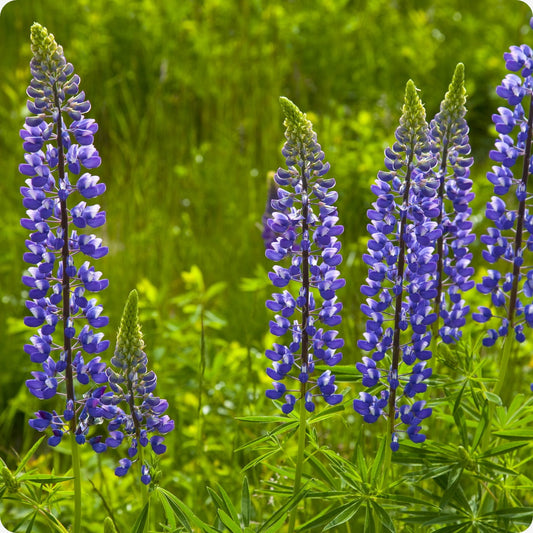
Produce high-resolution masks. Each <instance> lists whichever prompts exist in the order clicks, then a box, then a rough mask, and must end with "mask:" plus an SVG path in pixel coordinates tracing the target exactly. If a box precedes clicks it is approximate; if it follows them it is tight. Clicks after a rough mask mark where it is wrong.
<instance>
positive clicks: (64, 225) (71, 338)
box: [19, 23, 114, 446]
mask: <svg viewBox="0 0 533 533" xmlns="http://www.w3.org/2000/svg"><path fill="white" fill-rule="evenodd" d="M31 41H32V52H33V58H32V60H31V63H30V67H31V72H32V75H33V79H32V81H31V83H30V86H29V87H28V90H27V94H28V96H29V97H30V100H29V101H28V110H29V111H30V113H31V116H29V117H28V118H27V119H26V123H25V125H24V129H23V130H21V133H20V134H21V137H22V139H23V141H24V142H23V147H24V149H25V150H26V154H25V156H24V159H25V163H24V164H22V165H20V167H19V169H20V172H21V173H22V174H23V175H24V176H26V177H27V179H26V186H24V187H22V188H21V193H22V196H23V198H24V199H23V205H24V207H25V208H26V209H27V211H26V217H25V218H23V219H22V220H21V224H22V226H23V227H24V228H26V229H27V230H29V231H30V232H31V233H30V236H29V239H28V240H27V241H26V248H27V252H26V253H25V254H24V260H25V261H26V262H27V263H28V264H29V265H31V266H30V267H29V268H28V271H27V274H26V275H24V276H23V278H22V281H23V283H24V284H25V285H26V286H27V287H28V288H29V300H28V301H27V302H26V307H27V308H28V310H29V312H30V315H29V316H27V317H26V318H25V320H24V323H25V324H26V325H27V326H29V327H35V328H39V329H38V330H37V333H36V334H34V335H32V337H31V338H30V344H26V345H25V346H24V350H25V352H26V353H27V354H28V355H29V356H30V359H31V360H32V361H33V362H34V363H38V364H40V365H41V366H42V371H35V372H32V375H33V377H34V379H31V380H28V381H27V382H26V384H27V386H28V388H29V390H30V392H31V393H32V394H33V395H34V396H36V397H37V398H40V399H49V398H52V397H53V396H55V395H56V394H59V395H61V396H63V397H64V398H65V409H64V411H63V413H62V415H58V414H57V413H56V412H55V411H54V413H53V414H50V413H45V412H44V411H38V412H37V413H36V417H37V418H36V419H34V420H32V421H30V425H31V426H32V427H34V428H35V429H37V430H39V431H44V430H45V429H47V428H50V429H51V430H52V434H53V436H52V437H51V438H50V439H49V443H50V444H51V445H52V446H55V445H57V444H58V443H59V441H60V440H61V437H62V435H63V433H64V432H65V431H66V430H67V428H68V430H69V431H70V432H72V433H74V434H75V435H76V440H77V441H78V442H79V443H82V442H84V441H85V434H86V433H87V430H88V427H89V425H91V424H94V423H96V421H97V420H96V417H94V416H93V415H91V414H90V412H91V411H92V410H94V402H96V403H98V402H99V396H98V394H99V393H96V392H95V391H98V390H100V389H99V386H100V384H101V383H105V382H106V381H107V376H106V374H105V364H104V363H103V362H102V361H101V359H100V357H99V356H98V355H96V354H99V353H101V352H103V351H105V350H106V349H107V347H108V346H109V342H108V341H105V340H103V334H102V333H94V332H93V329H92V328H95V329H96V328H101V327H103V326H105V325H107V323H108V318H107V317H105V316H103V315H102V311H103V309H102V306H100V305H98V304H97V302H96V299H94V298H87V292H98V291H100V290H102V289H105V288H106V287H107V285H108V282H107V280H105V279H101V273H100V272H96V271H95V270H94V267H91V266H90V264H89V262H88V261H85V262H82V261H80V258H81V254H83V255H86V256H88V257H90V258H92V259H97V258H99V257H102V256H103V255H105V254H106V253H107V248H106V247H105V246H103V245H102V241H101V239H99V238H98V237H96V236H95V235H93V234H91V233H85V229H87V228H88V230H89V231H92V229H93V228H97V227H100V226H102V225H103V224H104V223H105V212H102V211H100V206H99V205H97V204H92V205H89V204H88V203H87V202H85V200H83V198H95V197H96V196H98V195H100V194H102V193H103V192H104V191H105V185H104V184H102V183H99V178H98V177H97V176H92V175H91V174H90V173H88V172H84V173H83V174H82V175H81V176H80V177H79V178H77V176H78V175H79V174H80V173H81V172H82V169H84V168H85V169H93V168H95V167H97V166H98V165H99V164H100V157H99V156H98V152H97V151H96V149H95V148H94V146H93V144H92V143H93V136H94V134H95V132H96V131H97V129H98V126H97V124H96V123H95V122H94V120H92V119H85V118H84V114H85V113H87V112H88V111H89V109H90V104H89V102H88V101H87V100H86V99H85V94H84V93H83V91H81V92H80V90H79V83H80V78H79V76H78V75H77V74H74V69H73V67H72V65H71V64H70V63H67V62H66V60H65V56H64V54H63V49H62V47H61V46H59V45H58V44H57V43H56V41H55V39H54V36H53V35H52V34H49V33H48V32H47V30H46V29H45V28H43V27H42V26H40V25H39V24H37V23H35V24H33V26H32V28H31ZM80 195H81V198H80ZM74 228H77V229H74ZM78 229H81V230H83V232H82V233H78ZM58 336H59V337H62V338H61V339H60V340H59V339H57V337H58ZM83 352H85V353H86V354H87V355H88V356H87V357H84V356H83V355H82V354H83ZM91 381H92V382H93V384H94V386H93V389H89V391H88V392H86V393H85V395H82V394H80V393H76V389H77V386H76V382H77V383H78V384H79V385H89V386H90V384H91ZM94 387H96V389H95V388H94ZM95 394H96V395H95ZM89 403H91V406H90V407H89V406H88V404H89ZM100 411H103V412H102V413H100V417H99V418H101V416H104V412H105V416H107V417H108V418H110V417H112V416H114V408H109V409H103V410H102V409H100ZM84 413H87V414H84Z"/></svg>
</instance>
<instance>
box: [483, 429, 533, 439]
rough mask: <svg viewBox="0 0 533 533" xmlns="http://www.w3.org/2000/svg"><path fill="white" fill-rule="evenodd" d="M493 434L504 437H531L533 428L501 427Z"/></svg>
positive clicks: (532, 437) (532, 436)
mask: <svg viewBox="0 0 533 533" xmlns="http://www.w3.org/2000/svg"><path fill="white" fill-rule="evenodd" d="M493 435H496V436H497V437H502V438H504V439H533V429H503V430H501V431H494V433H493Z"/></svg>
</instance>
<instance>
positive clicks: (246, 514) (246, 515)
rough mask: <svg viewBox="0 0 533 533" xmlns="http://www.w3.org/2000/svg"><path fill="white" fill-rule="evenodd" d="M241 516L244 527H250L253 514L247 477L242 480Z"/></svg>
mask: <svg viewBox="0 0 533 533" xmlns="http://www.w3.org/2000/svg"><path fill="white" fill-rule="evenodd" d="M241 514H242V524H243V526H244V527H248V526H249V525H250V515H251V514H252V501H251V499H250V489H249V488H248V478H247V477H246V476H244V479H243V480H242V492H241Z"/></svg>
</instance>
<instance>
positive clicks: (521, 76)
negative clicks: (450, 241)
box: [473, 19, 533, 394]
mask: <svg viewBox="0 0 533 533" xmlns="http://www.w3.org/2000/svg"><path fill="white" fill-rule="evenodd" d="M532 22H533V19H532ZM504 59H505V66H506V68H507V70H509V71H511V74H507V75H506V76H505V78H504V79H503V80H502V83H501V84H500V85H499V86H498V88H497V89H496V92H497V94H498V96H500V97H501V98H503V99H504V100H505V101H506V103H507V106H502V107H499V108H498V113H497V114H494V115H493V116H492V120H493V122H494V125H495V128H496V131H497V132H498V133H499V137H498V138H497V139H496V142H495V145H494V150H491V151H490V154H489V156H490V158H491V159H492V160H493V161H494V162H495V163H497V165H494V166H493V167H492V170H491V171H490V172H488V173H487V179H488V180H489V181H490V183H491V184H492V185H493V192H494V196H492V198H491V200H490V201H489V202H487V208H486V211H485V216H486V218H487V219H488V220H490V222H491V224H492V225H491V227H489V228H488V229H487V233H486V234H485V235H482V237H481V242H482V243H483V244H484V245H485V249H484V250H483V252H482V254H483V259H484V260H485V261H486V262H487V263H489V264H490V265H491V266H492V265H494V267H495V268H490V269H488V270H487V275H485V276H483V279H482V281H481V283H478V284H477V289H478V291H479V292H480V293H482V294H485V295H490V301H491V304H492V308H493V309H491V308H490V307H485V306H482V307H479V312H478V313H475V314H474V316H473V318H474V320H476V321H477V322H481V323H485V322H489V321H490V323H491V324H494V323H495V322H496V323H497V326H496V327H492V328H490V329H487V331H486V335H485V338H484V339H483V345H484V346H487V347H491V346H494V345H495V344H496V342H497V341H498V339H499V338H503V339H504V348H503V352H502V359H501V373H500V376H499V380H498V383H497V386H496V388H495V392H496V393H497V394H499V393H500V392H501V391H502V389H503V388H504V386H505V384H506V378H507V370H508V369H509V368H510V366H512V365H511V362H510V361H511V352H512V345H513V339H514V340H516V341H517V343H523V342H524V341H525V340H526V331H525V328H531V327H533V300H532V297H533V269H532V265H531V255H530V254H531V252H533V213H532V212H531V200H532V198H533V197H532V195H531V193H530V192H528V190H527V189H528V181H529V177H530V175H531V173H532V172H533V159H532V158H531V142H532V125H533V97H532V95H533V52H532V50H531V48H530V47H529V46H528V45H525V44H523V45H521V46H512V47H511V49H510V51H509V52H507V53H505V54H504ZM515 73H518V74H515ZM517 162H518V166H519V169H518V171H517V174H518V175H517V176H515V174H514V173H513V167H515V165H517Z"/></svg>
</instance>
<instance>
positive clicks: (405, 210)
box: [353, 80, 442, 451]
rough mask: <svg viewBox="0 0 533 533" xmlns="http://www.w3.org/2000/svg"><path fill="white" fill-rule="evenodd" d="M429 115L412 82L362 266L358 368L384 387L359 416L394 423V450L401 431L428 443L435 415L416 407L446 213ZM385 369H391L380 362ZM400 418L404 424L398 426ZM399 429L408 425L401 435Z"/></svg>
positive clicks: (366, 400) (378, 188) (362, 401)
mask: <svg viewBox="0 0 533 533" xmlns="http://www.w3.org/2000/svg"><path fill="white" fill-rule="evenodd" d="M425 115H426V114H425V110H424V107H423V105H422V102H421V101H420V98H419V96H418V94H417V90H416V87H415V85H414V83H413V82H412V81H411V80H409V81H408V83H407V86H406V91H405V100H404V106H403V110H402V116H401V118H400V126H399V127H398V129H397V130H396V134H395V137H396V142H395V143H394V144H393V146H392V147H390V148H387V150H386V151H385V166H386V168H387V170H385V171H380V172H379V173H378V177H377V179H376V182H375V184H374V185H373V186H372V191H373V192H374V194H375V195H376V196H377V199H376V202H374V204H373V206H372V209H370V210H369V211H368V217H369V219H370V221H371V224H370V225H369V232H370V239H369V241H368V253H367V254H365V255H364V256H363V260H364V261H365V263H366V264H367V265H368V267H369V269H368V278H367V280H366V283H367V284H366V285H363V286H362V288H361V291H362V293H363V294H364V295H365V296H366V297H367V300H366V304H363V305H362V306H361V310H362V311H363V313H364V314H365V315H366V316H367V318H368V320H367V322H366V331H365V333H364V339H362V340H360V341H359V342H358V346H359V348H361V349H362V350H365V351H368V352H372V353H371V357H363V361H362V362H360V363H357V365H356V366H357V368H358V370H359V371H360V372H361V373H362V374H363V385H364V386H365V387H371V388H374V387H376V386H378V385H379V387H380V388H381V390H380V391H379V396H378V395H375V394H371V393H368V392H361V393H360V394H359V399H356V400H354V404H353V405H354V409H355V410H356V411H357V412H358V413H360V414H361V415H362V416H363V418H364V420H365V421H366V422H370V423H373V422H376V421H377V420H378V419H379V418H380V417H381V416H384V417H386V418H388V421H389V434H390V438H391V443H390V447H391V449H392V450H393V451H395V450H397V449H398V447H399V432H400V431H405V432H406V433H407V436H408V437H409V438H410V439H411V440H412V441H413V442H423V441H424V440H425V438H426V437H425V435H423V434H421V433H420V429H421V427H420V424H421V422H422V420H423V419H425V418H427V417H428V416H430V414H431V409H430V408H426V407H425V401H424V400H420V401H416V402H414V403H413V402H412V401H411V399H412V398H414V397H415V395H416V394H418V393H422V392H425V390H426V388H427V385H426V383H424V381H425V380H426V379H427V378H429V377H430V376H431V373H432V371H431V369H430V368H427V367H426V365H427V361H428V360H429V359H430V358H431V351H430V350H429V347H430V343H431V335H432V334H431V329H430V326H431V324H432V323H433V322H435V320H436V318H437V317H436V313H435V311H434V299H435V298H436V296H437V288H436V281H435V275H436V270H437V259H438V257H437V255H436V253H435V242H436V241H437V240H438V239H439V238H440V236H441V234H442V231H441V228H440V226H439V224H438V222H437V221H436V220H435V219H436V218H437V217H438V216H439V213H440V206H439V202H438V198H437V188H438V185H439V183H438V181H437V180H436V179H435V176H434V173H433V170H432V169H433V168H434V166H435V162H436V159H435V157H434V155H433V153H432V150H431V139H430V137H429V130H428V125H427V122H426V119H425ZM380 361H384V362H385V369H383V370H382V369H379V368H378V366H377V363H379V362H380ZM398 418H399V419H400V421H398ZM401 424H404V425H405V426H407V429H406V430H401V429H400V427H401Z"/></svg>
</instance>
